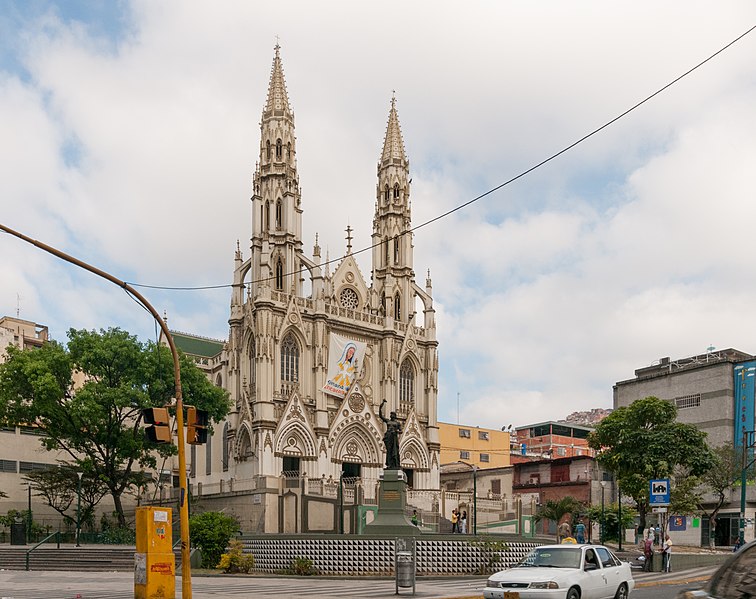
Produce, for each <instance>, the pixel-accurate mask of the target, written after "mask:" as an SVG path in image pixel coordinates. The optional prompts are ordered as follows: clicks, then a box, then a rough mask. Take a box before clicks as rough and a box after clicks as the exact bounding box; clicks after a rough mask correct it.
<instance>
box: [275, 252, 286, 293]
mask: <svg viewBox="0 0 756 599" xmlns="http://www.w3.org/2000/svg"><path fill="white" fill-rule="evenodd" d="M283 279H284V269H283V260H281V258H279V259H278V261H277V262H276V289H278V291H282V290H283Z"/></svg>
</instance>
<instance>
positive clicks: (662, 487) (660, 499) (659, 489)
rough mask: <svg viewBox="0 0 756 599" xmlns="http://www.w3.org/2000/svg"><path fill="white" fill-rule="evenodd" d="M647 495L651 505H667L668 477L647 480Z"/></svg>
mask: <svg viewBox="0 0 756 599" xmlns="http://www.w3.org/2000/svg"><path fill="white" fill-rule="evenodd" d="M648 496H649V503H650V504H651V505H669V479H668V478H662V479H657V480H652V481H649V488H648Z"/></svg>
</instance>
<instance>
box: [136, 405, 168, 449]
mask: <svg viewBox="0 0 756 599" xmlns="http://www.w3.org/2000/svg"><path fill="white" fill-rule="evenodd" d="M142 417H143V418H144V423H145V424H148V425H149V426H148V427H147V428H145V429H144V434H145V436H146V437H147V440H148V441H150V442H152V443H157V444H164V443H170V442H171V419H170V416H169V414H168V408H145V409H144V410H142Z"/></svg>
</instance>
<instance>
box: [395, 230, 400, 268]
mask: <svg viewBox="0 0 756 599" xmlns="http://www.w3.org/2000/svg"><path fill="white" fill-rule="evenodd" d="M394 264H399V236H398V235H397V236H396V237H394Z"/></svg>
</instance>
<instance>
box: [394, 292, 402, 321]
mask: <svg viewBox="0 0 756 599" xmlns="http://www.w3.org/2000/svg"><path fill="white" fill-rule="evenodd" d="M394 319H395V320H401V319H402V298H401V297H400V296H399V294H398V293H397V294H396V296H395V297H394Z"/></svg>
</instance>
